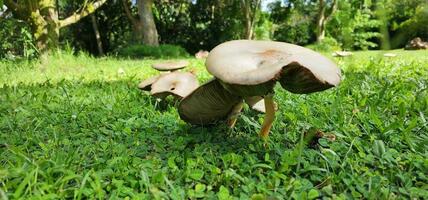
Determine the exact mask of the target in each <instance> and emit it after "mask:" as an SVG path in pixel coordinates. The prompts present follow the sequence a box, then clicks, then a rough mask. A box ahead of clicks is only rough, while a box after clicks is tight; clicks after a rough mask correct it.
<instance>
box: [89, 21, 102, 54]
mask: <svg viewBox="0 0 428 200" xmlns="http://www.w3.org/2000/svg"><path fill="white" fill-rule="evenodd" d="M91 23H92V28H93V29H94V34H95V39H96V40H97V49H98V54H99V55H100V56H103V55H104V51H103V43H102V41H101V34H100V30H99V29H98V24H97V18H96V17H95V13H94V14H92V15H91Z"/></svg>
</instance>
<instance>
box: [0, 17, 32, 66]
mask: <svg viewBox="0 0 428 200" xmlns="http://www.w3.org/2000/svg"><path fill="white" fill-rule="evenodd" d="M0 27H1V28H0V58H8V59H15V58H17V57H25V58H31V57H34V56H35V55H36V54H37V50H36V48H35V47H34V40H33V37H32V36H31V33H30V32H29V28H28V25H27V24H25V23H23V22H21V21H19V20H16V19H13V18H8V19H0Z"/></svg>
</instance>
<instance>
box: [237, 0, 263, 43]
mask: <svg viewBox="0 0 428 200" xmlns="http://www.w3.org/2000/svg"><path fill="white" fill-rule="evenodd" d="M260 4H261V0H241V7H242V12H243V13H244V20H245V21H244V25H245V32H244V34H245V35H244V37H245V39H247V40H251V39H253V36H254V24H255V22H256V17H257V11H258V9H259V8H260Z"/></svg>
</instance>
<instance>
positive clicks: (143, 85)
mask: <svg viewBox="0 0 428 200" xmlns="http://www.w3.org/2000/svg"><path fill="white" fill-rule="evenodd" d="M159 77H161V75H157V76H153V77H150V78H148V79H146V80H144V81H141V82H140V84H138V88H139V89H140V90H145V91H150V90H151V89H152V84H153V83H154V82H156V81H157V80H158V79H159Z"/></svg>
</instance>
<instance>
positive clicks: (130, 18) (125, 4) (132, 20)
mask: <svg viewBox="0 0 428 200" xmlns="http://www.w3.org/2000/svg"><path fill="white" fill-rule="evenodd" d="M122 4H123V8H124V9H125V14H126V16H127V17H128V19H129V20H130V21H131V23H132V25H134V26H136V24H137V19H135V17H134V16H132V13H131V9H130V8H129V4H128V0H122Z"/></svg>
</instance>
